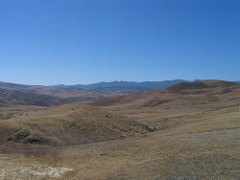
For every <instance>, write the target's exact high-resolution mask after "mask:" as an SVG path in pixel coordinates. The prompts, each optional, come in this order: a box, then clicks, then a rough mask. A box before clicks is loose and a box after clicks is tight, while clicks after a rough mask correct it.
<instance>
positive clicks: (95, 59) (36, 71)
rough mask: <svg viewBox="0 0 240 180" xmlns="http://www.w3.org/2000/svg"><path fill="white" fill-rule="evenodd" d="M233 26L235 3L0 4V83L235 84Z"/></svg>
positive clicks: (237, 41)
mask: <svg viewBox="0 0 240 180" xmlns="http://www.w3.org/2000/svg"><path fill="white" fill-rule="evenodd" d="M239 19H240V1H239V0H201V1H197V0H36V1H32V0H21V1H19V0H0V81H7V82H15V83H24V84H42V85H53V84H60V83H63V84H77V83H82V84H88V83H94V82H99V81H114V80H126V81H147V80H148V81H160V80H166V79H186V80H194V79H222V80H230V81H236V80H239V79H240V78H239V76H240V73H239V68H240V33H239V32H240V20H239Z"/></svg>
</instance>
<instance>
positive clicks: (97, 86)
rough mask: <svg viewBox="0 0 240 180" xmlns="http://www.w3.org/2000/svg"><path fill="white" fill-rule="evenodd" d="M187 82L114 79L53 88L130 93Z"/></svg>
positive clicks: (179, 80)
mask: <svg viewBox="0 0 240 180" xmlns="http://www.w3.org/2000/svg"><path fill="white" fill-rule="evenodd" d="M181 82H187V81H186V80H181V79H176V80H167V81H145V82H134V81H133V82H131V81H112V82H99V83H94V84H88V85H82V84H76V85H64V84H59V85H54V86H51V87H53V88H58V89H84V90H93V91H97V92H102V93H124V94H130V93H134V92H140V91H153V90H160V89H165V88H168V87H170V86H172V85H175V84H178V83H181Z"/></svg>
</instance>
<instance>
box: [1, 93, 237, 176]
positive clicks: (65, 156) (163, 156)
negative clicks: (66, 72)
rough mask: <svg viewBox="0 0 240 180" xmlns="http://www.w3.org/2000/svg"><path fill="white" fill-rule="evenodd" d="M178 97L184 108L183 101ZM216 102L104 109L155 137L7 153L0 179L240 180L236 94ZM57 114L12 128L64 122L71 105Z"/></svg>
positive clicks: (147, 135)
mask: <svg viewBox="0 0 240 180" xmlns="http://www.w3.org/2000/svg"><path fill="white" fill-rule="evenodd" d="M218 90H219V89H218ZM191 91H192V90H191ZM210 91H211V90H210ZM214 92H216V89H214ZM187 96H189V95H187ZM174 97H177V99H176V102H180V99H181V98H179V95H178V96H174ZM181 97H182V98H183V97H184V96H183V95H182V96H181ZM218 98H219V101H218V102H214V103H212V102H209V103H206V104H198V103H195V102H192V100H193V99H192V98H190V99H191V101H190V102H191V103H189V102H188V100H189V99H188V100H187V101H186V100H185V101H184V103H186V102H188V103H186V104H187V105H189V104H191V106H180V105H179V104H177V105H176V106H174V105H173V106H172V107H164V106H162V105H160V106H156V107H141V108H140V107H136V106H132V107H130V106H128V105H129V104H128V105H125V104H124V105H123V104H121V105H120V106H117V105H116V104H114V105H113V106H107V107H106V106H105V107H104V108H105V109H108V110H110V111H112V112H114V114H115V113H116V112H117V113H123V114H124V115H126V116H127V117H129V118H133V119H135V120H136V121H138V122H141V123H143V124H146V125H148V126H150V127H152V128H154V129H156V130H157V131H155V132H151V133H148V134H140V135H136V136H131V137H127V138H124V139H119V140H111V141H107V142H98V143H88V144H82V145H75V146H56V147H54V148H52V147H48V146H46V147H45V148H44V149H42V147H35V146H34V147H28V148H25V149H23V150H22V151H20V150H19V151H17V152H16V151H12V152H9V153H8V152H6V150H5V153H2V154H1V155H0V169H1V171H0V179H1V177H3V178H4V177H5V178H7V179H14V178H16V177H19V178H20V179H38V178H39V179H56V178H58V179H76V180H77V179H239V177H240V153H239V152H240V106H239V94H238V88H237V89H236V91H235V90H233V91H232V92H231V93H230V94H229V93H227V94H224V95H223V96H222V95H219V97H218ZM195 99H197V100H198V98H195ZM231 99H232V100H231ZM171 103H172V104H174V103H173V102H171ZM132 105H134V104H132ZM74 106H75V105H74ZM58 108H60V109H54V108H53V109H48V110H46V111H45V112H44V111H39V112H34V113H35V114H34V113H33V114H32V113H31V112H30V113H29V115H28V116H27V115H23V116H21V117H19V119H15V120H14V121H13V122H12V123H13V125H14V124H15V123H17V122H18V121H22V120H23V119H26V118H27V117H28V118H29V119H27V120H30V121H31V119H32V117H35V118H39V117H43V116H44V117H45V118H46V117H48V115H50V114H51V116H58V115H60V116H63V115H64V114H65V112H64V109H65V108H70V109H73V105H66V106H61V107H58ZM93 109H94V107H93ZM72 111H75V110H72ZM87 112H88V111H85V112H84V113H83V114H85V113H86V114H87ZM65 115H66V114H65ZM72 116H78V115H76V114H72V115H71V116H69V117H72ZM96 117H99V114H98V115H96ZM75 118H76V117H75ZM66 120H67V121H71V120H70V119H66ZM7 121H9V120H6V121H5V122H7ZM9 122H10V121H9ZM39 122H41V123H44V121H39ZM10 124H11V123H10ZM45 125H47V126H50V124H45ZM8 148H11V146H10V147H8ZM6 149H7V148H6ZM20 152H22V153H20ZM28 152H29V154H28ZM34 152H35V153H34ZM39 154H40V155H39ZM53 154H55V155H53ZM31 167H34V168H31ZM47 169H50V170H47Z"/></svg>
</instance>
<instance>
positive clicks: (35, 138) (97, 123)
mask: <svg viewBox="0 0 240 180" xmlns="http://www.w3.org/2000/svg"><path fill="white" fill-rule="evenodd" d="M150 131H152V129H150V128H149V127H147V126H146V125H142V124H141V123H138V122H136V121H133V120H131V119H130V118H127V117H125V116H123V115H120V114H116V113H111V112H108V111H106V110H103V109H100V108H97V107H90V106H84V105H81V104H68V105H62V106H58V107H52V108H50V109H45V110H39V111H31V112H27V113H22V114H20V115H16V116H15V117H14V118H11V119H8V120H3V121H0V142H1V143H4V142H7V141H11V142H18V143H25V144H41V145H73V144H85V143H93V142H101V141H108V140H113V139H119V138H123V137H126V136H131V135H136V134H141V133H147V132H150Z"/></svg>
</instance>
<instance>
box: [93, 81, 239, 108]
mask: <svg viewBox="0 0 240 180" xmlns="http://www.w3.org/2000/svg"><path fill="white" fill-rule="evenodd" d="M239 101H240V85H238V84H236V83H233V82H227V81H217V80H212V81H211V80H207V81H200V82H183V83H180V84H177V85H174V86H171V87H169V88H167V89H164V90H159V91H151V92H142V93H136V94H132V95H125V96H118V97H113V98H107V99H103V100H99V101H96V102H93V103H91V105H97V106H109V107H110V106H117V107H123V108H125V107H131V108H134V107H135V108H141V107H145V108H146V107H149V108H160V107H161V108H170V107H171V108H173V107H174V108H179V107H192V106H204V105H206V104H212V105H218V104H219V103H223V102H224V103H227V102H229V103H233V102H235V103H237V102H239Z"/></svg>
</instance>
